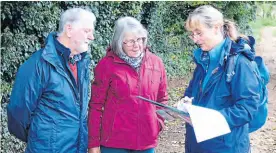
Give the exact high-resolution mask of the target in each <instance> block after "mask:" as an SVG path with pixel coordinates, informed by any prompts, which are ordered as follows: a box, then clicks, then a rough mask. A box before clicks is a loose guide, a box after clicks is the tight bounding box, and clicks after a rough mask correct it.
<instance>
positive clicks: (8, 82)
mask: <svg viewBox="0 0 276 153" xmlns="http://www.w3.org/2000/svg"><path fill="white" fill-rule="evenodd" d="M204 4H212V5H214V6H216V7H217V8H219V9H221V10H222V11H223V12H224V14H225V16H226V17H228V18H230V19H233V20H235V21H236V22H237V23H238V25H239V27H240V29H241V30H242V31H243V32H245V33H250V28H249V27H248V22H249V21H251V20H253V19H254V18H255V14H254V9H255V5H254V2H153V1H151V2H146V1H144V2H89V1H87V2H78V1H74V2H46V1H45V2H23V1H22V2H1V97H0V99H1V107H2V108H3V109H2V110H1V117H2V119H1V127H2V128H1V152H5V153H10V152H23V150H24V144H23V143H22V142H20V141H19V140H18V139H16V138H15V137H13V136H11V135H10V134H9V133H8V130H7V117H6V105H7V103H8V102H9V94H10V91H11V86H12V84H13V81H14V78H15V74H16V72H17V69H18V67H19V66H20V65H21V64H22V63H23V62H24V61H25V60H26V59H27V58H28V57H29V56H30V55H31V54H32V53H33V52H35V51H36V50H38V49H39V48H41V47H43V45H44V41H45V38H46V37H47V35H48V34H49V33H50V32H52V31H56V30H57V27H58V22H59V17H60V14H61V12H62V11H64V10H66V9H68V8H72V7H82V8H88V9H90V10H92V12H94V14H95V16H96V18H97V24H96V28H95V30H96V31H95V38H96V39H95V41H94V42H93V43H92V47H91V50H92V52H91V58H92V60H93V61H94V65H92V67H94V66H95V64H96V63H97V62H98V60H99V59H100V58H101V57H102V56H103V55H104V54H105V49H106V48H107V46H108V45H109V43H110V40H111V37H112V32H113V26H114V22H115V20H117V19H118V18H119V17H122V16H126V15H129V16H133V17H136V18H137V19H139V20H140V21H141V23H143V24H144V26H145V27H146V28H147V29H148V31H149V45H150V46H151V48H152V51H153V52H154V53H156V54H158V55H159V56H160V57H162V59H163V60H164V63H165V66H166V69H167V72H168V76H169V77H170V78H172V77H175V76H181V75H186V74H187V73H189V72H190V71H191V70H192V68H193V67H192V58H191V53H192V50H193V48H194V47H195V46H194V45H193V43H192V42H191V40H189V39H188V37H187V33H186V31H185V30H184V21H185V20H186V18H187V15H188V13H189V12H190V11H191V10H193V9H194V8H196V7H198V6H199V5H204Z"/></svg>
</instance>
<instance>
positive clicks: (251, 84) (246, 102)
mask: <svg viewBox="0 0 276 153" xmlns="http://www.w3.org/2000/svg"><path fill="white" fill-rule="evenodd" d="M251 64H252V63H250V61H249V60H248V59H246V57H244V56H240V57H239V60H237V65H236V69H235V72H236V74H235V75H234V77H233V79H232V81H231V94H232V95H231V96H232V98H233V101H234V105H233V106H232V107H228V108H224V109H222V110H220V112H221V113H222V114H223V115H224V117H225V118H226V120H227V122H228V124H229V126H230V128H233V127H236V126H242V125H244V124H246V123H248V122H249V121H250V120H252V118H253V116H254V114H255V113H256V111H257V109H258V108H257V104H258V102H259V100H260V95H259V93H260V86H259V83H258V79H257V76H256V75H255V72H254V70H253V67H252V65H251Z"/></svg>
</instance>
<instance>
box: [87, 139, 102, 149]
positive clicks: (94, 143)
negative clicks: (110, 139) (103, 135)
mask: <svg viewBox="0 0 276 153" xmlns="http://www.w3.org/2000/svg"><path fill="white" fill-rule="evenodd" d="M99 146H100V140H99V141H95V140H93V141H89V142H88V149H90V148H94V147H99Z"/></svg>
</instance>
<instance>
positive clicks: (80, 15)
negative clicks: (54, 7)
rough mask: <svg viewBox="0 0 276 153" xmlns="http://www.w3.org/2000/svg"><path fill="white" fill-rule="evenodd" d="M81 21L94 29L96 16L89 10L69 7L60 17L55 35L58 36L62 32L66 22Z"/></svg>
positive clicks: (76, 22)
mask: <svg viewBox="0 0 276 153" xmlns="http://www.w3.org/2000/svg"><path fill="white" fill-rule="evenodd" d="M81 22H83V23H85V24H86V25H88V27H91V28H92V29H94V26H95V24H96V17H95V15H94V14H93V13H92V12H91V11H89V10H86V9H82V8H71V9H68V10H66V11H65V12H63V13H62V15H61V17H60V21H59V28H58V34H57V35H58V36H60V35H61V34H62V33H63V32H64V27H65V25H66V24H78V23H81Z"/></svg>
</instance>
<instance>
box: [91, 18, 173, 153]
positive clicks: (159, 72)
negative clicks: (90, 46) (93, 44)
mask: <svg viewBox="0 0 276 153" xmlns="http://www.w3.org/2000/svg"><path fill="white" fill-rule="evenodd" d="M146 44H147V31H146V29H145V28H144V27H143V26H142V24H141V23H140V22H139V21H138V20H136V19H135V18H132V17H123V18H120V19H119V20H117V21H116V25H115V32H114V35H113V40H112V44H111V46H110V47H109V48H108V49H107V54H106V56H105V57H104V58H103V59H101V60H100V62H99V63H98V65H97V66H96V68H95V80H94V82H93V84H92V95H91V96H92V97H91V101H90V105H89V106H90V108H89V119H88V120H89V123H88V129H89V145H88V147H89V153H100V152H101V153H154V148H155V147H156V146H157V141H158V134H159V132H160V131H161V130H162V128H163V119H162V117H160V116H158V115H157V114H156V110H157V109H158V108H156V106H155V105H151V104H150V103H147V102H144V101H142V100H140V99H138V98H137V96H142V97H145V98H148V99H151V100H154V101H157V102H160V103H163V104H166V103H167V100H168V93H167V78H166V72H165V68H164V64H163V62H162V60H161V59H160V58H159V57H157V56H156V55H154V54H153V53H151V52H150V49H149V48H148V47H147V46H146Z"/></svg>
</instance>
